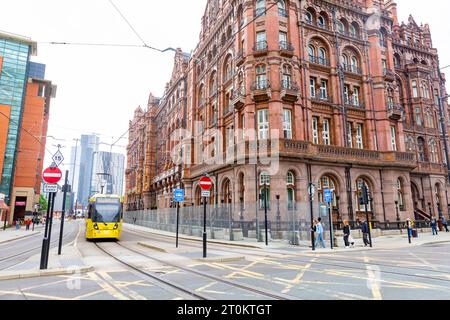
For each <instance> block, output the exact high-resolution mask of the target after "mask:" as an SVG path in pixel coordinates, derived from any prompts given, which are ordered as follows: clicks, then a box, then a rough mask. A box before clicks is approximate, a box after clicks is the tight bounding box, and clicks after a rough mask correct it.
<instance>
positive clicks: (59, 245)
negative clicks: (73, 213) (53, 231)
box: [58, 170, 69, 255]
mask: <svg viewBox="0 0 450 320" xmlns="http://www.w3.org/2000/svg"><path fill="white" fill-rule="evenodd" d="M68 178H69V171H68V170H66V177H65V179H64V180H65V181H64V187H63V205H62V212H61V228H60V231H59V244H58V255H61V250H62V239H63V234H64V219H65V215H66V197H67V191H68V190H67V189H68V188H69V185H68V184H67V180H68Z"/></svg>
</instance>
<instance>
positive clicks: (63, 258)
mask: <svg viewBox="0 0 450 320" xmlns="http://www.w3.org/2000/svg"><path fill="white" fill-rule="evenodd" d="M37 232H38V233H39V231H37ZM40 240H41V239H40ZM77 242H78V238H77V239H75V240H74V241H73V242H72V243H69V244H67V245H65V246H64V247H63V250H62V254H61V255H60V256H59V255H58V248H57V247H56V248H53V249H51V250H50V254H49V260H48V269H47V270H40V261H41V253H39V254H36V255H34V256H32V257H30V258H29V259H28V260H26V261H24V262H22V263H20V264H17V265H14V266H13V267H11V268H9V269H6V270H3V271H0V281H1V280H13V279H22V278H34V277H43V276H55V275H67V274H79V273H84V272H89V271H92V270H93V267H91V266H88V265H86V263H85V262H84V259H83V257H82V255H81V253H80V251H79V250H78V247H77Z"/></svg>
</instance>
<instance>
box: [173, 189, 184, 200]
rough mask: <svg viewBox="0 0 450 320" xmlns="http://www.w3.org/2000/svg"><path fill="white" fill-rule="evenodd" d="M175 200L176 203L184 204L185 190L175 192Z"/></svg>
mask: <svg viewBox="0 0 450 320" xmlns="http://www.w3.org/2000/svg"><path fill="white" fill-rule="evenodd" d="M173 200H174V201H175V202H183V201H184V189H175V190H174V191H173Z"/></svg>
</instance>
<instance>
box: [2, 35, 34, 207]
mask: <svg viewBox="0 0 450 320" xmlns="http://www.w3.org/2000/svg"><path fill="white" fill-rule="evenodd" d="M36 47H37V45H36V43H34V42H32V41H31V40H29V39H27V38H22V37H19V36H15V35H10V34H5V33H0V71H1V74H0V112H1V114H0V118H3V119H1V121H0V124H1V125H0V157H1V159H0V171H1V180H0V193H3V194H5V195H6V197H5V198H6V202H7V203H8V204H9V201H10V200H11V199H10V197H11V192H12V186H13V183H14V182H13V177H14V167H15V164H16V161H17V146H18V142H19V132H20V127H21V122H22V114H23V108H24V100H25V91H26V86H27V77H28V76H27V73H28V67H29V61H30V56H31V54H34V53H35V52H36V51H37V50H36ZM5 124H6V125H5Z"/></svg>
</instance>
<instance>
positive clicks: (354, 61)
mask: <svg viewBox="0 0 450 320" xmlns="http://www.w3.org/2000/svg"><path fill="white" fill-rule="evenodd" d="M351 61H352V69H353V71H354V72H356V71H358V68H359V63H358V59H357V58H356V57H355V56H352V59H351Z"/></svg>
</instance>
